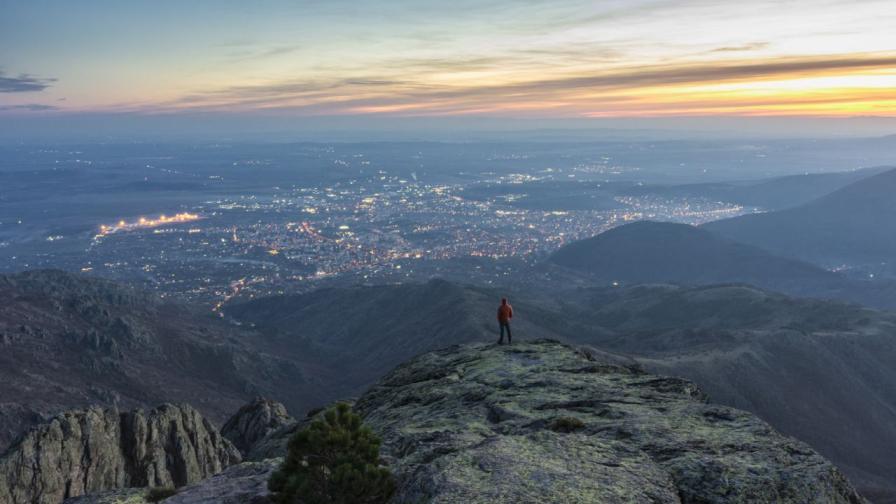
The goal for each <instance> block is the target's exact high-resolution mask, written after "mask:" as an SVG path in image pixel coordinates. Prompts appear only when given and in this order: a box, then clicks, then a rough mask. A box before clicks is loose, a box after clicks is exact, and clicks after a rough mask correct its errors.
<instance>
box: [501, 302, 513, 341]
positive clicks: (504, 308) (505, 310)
mask: <svg viewBox="0 0 896 504" xmlns="http://www.w3.org/2000/svg"><path fill="white" fill-rule="evenodd" d="M512 318H513V307H512V306H510V303H508V302H507V298H501V306H499V307H498V326H500V328H501V338H500V339H499V340H498V344H499V345H503V344H504V330H505V329H506V330H507V344H508V345H509V344H511V340H510V319H512Z"/></svg>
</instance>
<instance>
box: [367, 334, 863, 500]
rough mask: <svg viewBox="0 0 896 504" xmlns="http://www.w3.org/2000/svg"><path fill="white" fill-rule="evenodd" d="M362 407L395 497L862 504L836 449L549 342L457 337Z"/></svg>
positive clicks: (678, 385) (378, 389) (693, 390)
mask: <svg viewBox="0 0 896 504" xmlns="http://www.w3.org/2000/svg"><path fill="white" fill-rule="evenodd" d="M356 409H357V410H358V411H359V412H360V413H361V414H362V415H363V416H364V418H365V421H366V422H367V423H368V424H369V425H370V426H371V427H372V428H373V429H374V431H375V432H377V433H379V434H380V435H382V436H383V449H384V455H385V457H386V459H387V460H388V461H389V462H390V465H391V467H392V469H393V471H394V472H395V474H396V477H397V478H398V481H399V490H398V494H397V496H396V499H395V501H396V502H435V503H449V502H465V503H490V504H496V503H505V502H506V503H536V502H565V503H593V502H655V503H659V502H662V503H666V502H668V503H682V502H687V503H697V502H699V503H729V502H730V503H734V502H765V503H771V502H775V503H807V502H813V503H862V502H865V501H864V499H863V498H862V497H860V496H859V495H858V493H857V492H856V491H855V490H854V489H853V487H852V486H851V485H850V483H849V482H848V481H847V480H846V478H845V477H844V476H843V475H842V474H841V473H840V472H839V471H838V470H837V469H836V468H835V467H834V466H833V465H832V464H831V463H830V462H828V461H827V460H825V459H824V458H823V457H821V456H820V455H818V454H817V453H815V452H814V451H813V450H812V449H810V448H809V447H808V446H806V445H805V444H803V443H800V442H798V441H796V440H793V439H790V438H787V437H785V436H782V435H781V434H779V433H777V432H776V431H774V430H773V429H772V428H771V427H769V426H768V425H767V424H766V423H765V422H763V421H761V420H759V419H758V418H756V417H754V416H753V415H751V414H749V413H746V412H743V411H739V410H736V409H732V408H728V407H722V406H716V405H712V404H707V403H706V401H705V398H704V395H703V394H702V392H701V391H700V390H699V389H698V388H697V387H696V386H695V385H693V384H692V383H690V382H688V381H685V380H681V379H677V378H664V377H658V376H651V375H648V374H646V373H644V372H643V371H642V370H640V369H639V368H638V367H636V366H626V365H620V364H619V363H618V361H616V362H614V361H611V360H605V359H602V358H601V357H600V356H599V355H595V354H592V353H590V352H583V351H577V350H575V349H573V348H571V347H568V346H566V345H563V344H560V343H557V342H551V341H539V342H533V343H523V344H514V345H513V346H495V345H488V346H486V345H472V346H461V347H452V348H449V349H446V350H443V351H437V352H432V353H428V354H425V355H423V356H420V357H418V358H416V359H414V360H412V361H410V362H408V363H406V364H404V365H402V366H400V367H398V368H397V369H395V370H394V371H393V372H391V373H390V374H388V375H387V376H386V377H385V378H383V379H382V380H381V381H380V382H379V383H378V384H377V385H375V386H374V387H373V388H372V389H371V390H369V391H368V392H367V393H366V394H365V395H363V396H362V397H361V398H360V399H359V400H358V402H357V404H356Z"/></svg>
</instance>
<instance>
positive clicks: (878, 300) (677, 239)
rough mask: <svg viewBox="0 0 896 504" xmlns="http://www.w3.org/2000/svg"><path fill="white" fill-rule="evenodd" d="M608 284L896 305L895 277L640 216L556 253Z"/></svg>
mask: <svg viewBox="0 0 896 504" xmlns="http://www.w3.org/2000/svg"><path fill="white" fill-rule="evenodd" d="M549 261H550V262H551V263H553V264H556V265H560V266H563V267H566V268H571V269H575V270H578V271H584V272H587V273H589V274H591V275H593V276H594V277H595V278H596V279H597V280H598V281H601V282H602V283H610V282H618V283H624V284H628V285H632V284H640V283H677V284H686V285H709V284H718V283H746V284H751V285H756V286H758V287H762V288H764V289H770V290H777V291H780V292H784V293H787V294H791V295H797V296H808V297H818V298H825V299H829V298H830V299H842V300H847V301H852V302H858V303H863V304H867V305H870V306H876V307H884V308H891V307H896V284H893V283H891V282H875V283H872V282H863V281H859V280H854V279H850V278H847V277H845V276H843V275H841V274H838V273H834V272H830V271H826V270H824V269H822V268H820V267H818V266H815V265H812V264H809V263H806V262H803V261H799V260H796V259H790V258H786V257H780V256H776V255H774V254H771V253H768V252H766V251H764V250H762V249H760V248H757V247H754V246H751V245H745V244H742V243H738V242H735V241H733V240H730V239H728V238H725V237H722V236H719V235H717V234H715V233H712V232H709V231H707V230H705V229H702V228H697V227H694V226H689V225H686V224H673V223H661V222H650V221H643V222H636V223H633V224H628V225H625V226H620V227H617V228H614V229H611V230H609V231H606V232H604V233H601V234H599V235H597V236H594V237H592V238H588V239H585V240H581V241H578V242H574V243H571V244H569V245H566V246H564V247H562V248H561V249H559V250H558V251H557V252H555V253H554V254H553V255H551V257H550V258H549Z"/></svg>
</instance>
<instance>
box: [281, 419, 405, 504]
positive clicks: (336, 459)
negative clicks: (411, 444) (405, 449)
mask: <svg viewBox="0 0 896 504" xmlns="http://www.w3.org/2000/svg"><path fill="white" fill-rule="evenodd" d="M379 454H380V439H379V438H378V437H377V436H376V435H374V434H373V432H372V431H371V430H370V429H369V428H368V427H366V426H364V425H362V423H361V417H359V416H358V415H356V414H355V413H353V412H352V411H351V409H350V408H349V407H348V405H346V404H337V405H336V406H335V407H334V408H330V409H329V410H327V411H326V412H325V413H324V414H323V415H322V418H321V419H318V420H315V421H313V422H312V423H311V425H310V426H308V428H306V429H303V430H301V431H299V432H297V433H296V434H295V435H294V436H293V437H292V439H290V440H289V449H288V451H287V454H286V458H285V459H284V460H283V464H282V465H281V466H280V468H279V469H278V470H277V471H276V472H275V473H274V474H273V475H272V476H271V480H270V482H269V483H268V486H269V487H270V489H271V491H272V492H274V501H275V502H277V503H279V504H295V503H301V504H379V503H384V502H386V501H388V500H389V498H390V497H391V496H392V494H393V493H394V492H395V481H394V479H393V478H392V474H391V473H390V472H389V470H388V469H385V468H383V467H380V466H379V456H380V455H379Z"/></svg>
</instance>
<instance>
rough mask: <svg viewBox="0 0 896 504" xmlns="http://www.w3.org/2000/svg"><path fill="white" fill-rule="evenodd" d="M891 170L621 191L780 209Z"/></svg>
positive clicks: (868, 170) (855, 171)
mask: <svg viewBox="0 0 896 504" xmlns="http://www.w3.org/2000/svg"><path fill="white" fill-rule="evenodd" d="M891 169H892V167H874V168H864V169H861V170H853V171H846V172H834V173H807V174H804V175H787V176H784V177H775V178H772V179H763V180H751V181H743V182H728V183H726V182H717V183H715V182H714V183H706V184H682V185H644V186H634V187H629V188H625V189H623V190H621V191H619V193H620V194H624V195H630V196H643V195H656V196H662V197H667V198H669V197H674V198H707V199H711V200H716V201H725V202H730V203H738V204H741V205H745V206H753V207H761V208H764V209H766V210H780V209H784V208H790V207H795V206H799V205H802V204H804V203H808V202H810V201H812V200H814V199H816V198H820V197H821V196H824V195H826V194H830V193H832V192H834V191H836V190H838V189H840V188H842V187H844V186H847V185H849V184H852V183H854V182H857V181H859V180H862V179H865V178H868V177H871V176H873V175H876V174H878V173H881V172H883V171H886V170H891Z"/></svg>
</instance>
